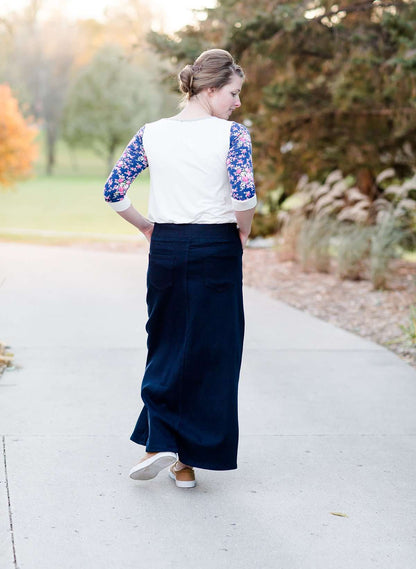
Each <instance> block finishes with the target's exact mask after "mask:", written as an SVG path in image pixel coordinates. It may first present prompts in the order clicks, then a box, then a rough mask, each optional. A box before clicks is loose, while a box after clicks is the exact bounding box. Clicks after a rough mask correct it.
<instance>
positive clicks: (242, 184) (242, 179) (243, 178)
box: [227, 122, 257, 211]
mask: <svg viewBox="0 0 416 569" xmlns="http://www.w3.org/2000/svg"><path fill="white" fill-rule="evenodd" d="M227 170H228V179H229V181H230V186H231V201H232V204H233V208H234V210H236V211H244V210H246V209H251V208H253V207H254V206H255V205H256V203H257V198H256V188H255V185H254V176H253V162H252V156H251V138H250V133H249V131H248V129H247V127H245V126H244V125H242V124H240V123H236V122H233V123H232V125H231V131H230V149H229V151H228V156H227Z"/></svg>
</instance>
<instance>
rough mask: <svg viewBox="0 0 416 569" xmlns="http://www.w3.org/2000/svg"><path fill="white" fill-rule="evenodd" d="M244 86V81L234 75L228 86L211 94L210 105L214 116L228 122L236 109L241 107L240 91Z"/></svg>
mask: <svg viewBox="0 0 416 569" xmlns="http://www.w3.org/2000/svg"><path fill="white" fill-rule="evenodd" d="M242 86H243V79H242V78H241V77H239V76H238V75H233V76H232V79H231V81H230V82H229V83H227V85H224V87H221V88H220V89H216V90H215V91H213V92H212V93H211V94H210V104H211V108H212V111H213V114H214V116H216V117H218V118H220V119H226V120H227V119H229V118H230V116H231V113H232V112H233V111H235V109H238V107H241V101H240V91H241V87H242Z"/></svg>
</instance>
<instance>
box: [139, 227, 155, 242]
mask: <svg viewBox="0 0 416 569" xmlns="http://www.w3.org/2000/svg"><path fill="white" fill-rule="evenodd" d="M154 226H155V224H154V223H152V224H151V225H149V226H148V227H146V229H142V233H143V235H144V236H145V237H146V239H147V240H148V242H149V243H150V240H151V238H152V233H153V229H154Z"/></svg>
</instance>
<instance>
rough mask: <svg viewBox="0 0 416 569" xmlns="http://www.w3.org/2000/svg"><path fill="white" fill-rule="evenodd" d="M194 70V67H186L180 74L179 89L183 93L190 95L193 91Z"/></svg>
mask: <svg viewBox="0 0 416 569" xmlns="http://www.w3.org/2000/svg"><path fill="white" fill-rule="evenodd" d="M193 75H194V70H193V66H192V65H185V67H184V68H183V69H182V71H181V72H180V73H179V88H180V90H181V91H182V93H190V92H191V90H192V79H193Z"/></svg>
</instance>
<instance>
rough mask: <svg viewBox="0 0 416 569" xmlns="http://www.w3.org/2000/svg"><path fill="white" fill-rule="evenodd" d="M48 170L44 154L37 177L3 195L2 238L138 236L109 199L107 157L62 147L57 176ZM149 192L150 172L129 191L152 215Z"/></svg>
mask: <svg viewBox="0 0 416 569" xmlns="http://www.w3.org/2000/svg"><path fill="white" fill-rule="evenodd" d="M127 142H128V141H127ZM40 143H41V144H42V140H41V139H40ZM122 151H123V148H120V149H119V151H118V152H117V153H116V160H117V159H118V157H119V156H120V154H121V152H122ZM44 171H45V158H44V152H41V155H40V158H39V161H38V162H37V164H36V168H35V172H34V176H33V177H32V178H31V179H29V180H27V181H25V182H21V183H20V184H18V185H17V186H16V187H15V188H12V189H7V190H2V191H0V237H3V238H7V239H13V240H15V239H16V240H20V239H24V240H31V238H33V239H34V240H37V238H42V240H45V238H46V239H47V238H48V236H49V237H50V238H51V239H52V240H53V239H54V238H56V236H59V235H60V234H61V235H64V234H66V235H67V234H68V233H73V234H74V237H77V236H78V237H79V236H81V235H82V236H84V237H88V236H90V237H91V238H94V239H111V238H121V239H122V238H128V237H129V236H130V238H134V236H135V235H137V234H138V230H137V229H135V228H134V227H133V226H132V225H130V224H129V223H127V222H126V221H125V220H124V219H122V218H121V217H120V216H119V215H118V214H117V213H116V212H115V211H113V210H112V209H111V207H110V206H109V205H108V204H107V203H106V202H105V201H104V197H103V189H104V184H105V181H106V179H107V175H108V173H107V170H106V166H105V161H104V159H103V160H100V158H99V156H97V155H96V154H94V153H93V152H91V151H89V150H84V151H79V150H78V151H77V152H76V153H75V152H70V151H69V149H68V147H67V146H66V145H65V144H63V143H60V144H59V145H58V153H57V165H56V168H55V172H54V174H53V176H46V175H45V173H44ZM148 194H149V171H148V170H145V171H144V172H143V173H142V174H140V175H139V176H138V177H137V178H136V180H135V181H134V183H133V184H132V186H131V187H130V189H129V191H128V195H129V197H130V199H131V200H132V202H133V204H134V206H135V208H136V209H138V210H139V211H140V212H141V213H142V214H143V215H147V207H148ZM77 234H78V235H77Z"/></svg>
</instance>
